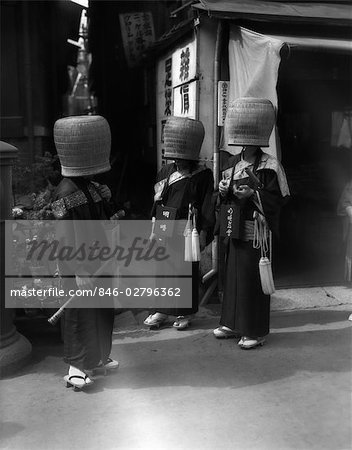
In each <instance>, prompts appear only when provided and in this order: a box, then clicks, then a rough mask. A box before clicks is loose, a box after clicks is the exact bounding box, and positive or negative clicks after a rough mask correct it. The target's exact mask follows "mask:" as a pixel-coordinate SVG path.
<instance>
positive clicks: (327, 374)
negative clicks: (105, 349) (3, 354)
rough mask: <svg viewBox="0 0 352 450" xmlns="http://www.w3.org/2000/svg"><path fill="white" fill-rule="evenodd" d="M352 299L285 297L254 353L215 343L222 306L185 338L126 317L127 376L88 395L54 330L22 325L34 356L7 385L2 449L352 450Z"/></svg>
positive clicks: (116, 350)
mask: <svg viewBox="0 0 352 450" xmlns="http://www.w3.org/2000/svg"><path fill="white" fill-rule="evenodd" d="M351 292H352V290H351V289H348V288H344V287H329V288H311V289H295V290H284V291H278V292H277V293H276V294H275V296H274V298H273V301H272V309H273V312H272V319H271V334H270V335H269V336H268V338H267V344H266V345H264V347H262V348H260V349H255V350H251V351H244V350H241V349H240V348H239V347H238V346H237V345H236V341H235V340H233V339H230V340H225V341H223V340H216V339H215V338H214V337H213V336H212V330H213V328H214V327H215V326H217V324H218V320H219V317H218V312H219V305H211V306H209V307H207V308H201V311H200V312H199V314H198V315H197V318H196V319H195V321H194V323H193V325H192V327H190V328H189V329H187V330H184V331H177V330H175V329H173V328H164V329H161V330H157V331H150V330H146V329H145V328H143V327H142V326H141V325H140V324H139V323H138V322H139V321H140V320H142V315H143V313H140V314H138V315H136V316H135V315H133V314H132V316H131V315H130V314H129V313H123V314H120V315H118V316H117V317H116V328H115V332H114V337H113V351H112V357H113V358H117V359H119V361H120V368H119V369H118V371H117V372H116V373H113V374H110V375H108V376H107V377H101V378H99V379H97V380H96V382H95V384H94V385H93V386H91V387H90V388H89V389H87V390H86V391H85V392H73V390H72V389H66V388H65V386H64V382H63V380H62V376H63V375H64V373H65V365H64V363H63V362H62V359H61V356H62V343H61V341H60V337H59V334H58V331H57V329H55V328H50V326H49V325H47V324H46V323H45V321H44V322H42V323H41V324H39V323H38V327H37V328H36V329H34V328H33V326H32V327H31V328H30V329H29V328H27V329H26V328H25V326H24V325H23V329H22V330H21V331H22V332H23V333H26V334H27V336H29V338H30V340H31V342H32V344H33V358H32V362H31V363H30V364H29V365H28V366H27V367H26V368H24V369H23V370H22V371H21V372H18V373H17V374H16V375H14V376H13V377H11V378H7V379H3V380H2V381H0V395H1V407H0V415H1V420H2V423H3V425H2V427H0V442H1V444H0V448H2V449H11V450H13V449H16V450H17V449H20V450H22V449H26V450H32V449H50V450H56V449H60V450H61V449H67V450H70V449H75V450H76V449H79V448H85V449H92V450H96V449H100V448H104V449H108V450H110V449H130V450H134V449H163V450H168V449H172V450H173V449H184V450H188V449H192V450H194V449H196V450H197V449H213V448H218V447H220V448H224V449H239V450H247V449H255V450H267V449H268V450H269V449H270V450H276V449H277V450H286V449H302V450H305V449H319V450H322V449H329V450H339V449H341V450H342V449H343V450H345V449H349V448H351V444H352V440H351V396H350V391H351V333H350V329H351V325H352V322H351V321H349V320H348V317H349V315H350V313H351V312H352V295H349V294H351ZM132 317H133V320H134V322H133V321H132ZM123 321H125V323H123ZM27 324H28V321H27Z"/></svg>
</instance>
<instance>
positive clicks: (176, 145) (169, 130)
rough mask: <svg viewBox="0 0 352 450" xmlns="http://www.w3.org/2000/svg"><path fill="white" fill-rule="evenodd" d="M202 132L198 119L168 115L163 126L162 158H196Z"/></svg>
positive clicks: (202, 136) (202, 137)
mask: <svg viewBox="0 0 352 450" xmlns="http://www.w3.org/2000/svg"><path fill="white" fill-rule="evenodd" d="M204 134H205V132H204V127H203V124H202V122H200V121H199V120H194V119H189V118H188V117H174V116H172V117H169V118H168V119H167V121H166V123H165V127H164V149H165V150H164V158H170V159H190V160H198V158H199V152H200V149H201V147H202V143H203V139H204Z"/></svg>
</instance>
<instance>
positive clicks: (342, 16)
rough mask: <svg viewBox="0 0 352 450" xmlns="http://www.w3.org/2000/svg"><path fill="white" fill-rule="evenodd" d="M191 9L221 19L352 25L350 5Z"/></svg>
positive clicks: (249, 2) (257, 1)
mask: <svg viewBox="0 0 352 450" xmlns="http://www.w3.org/2000/svg"><path fill="white" fill-rule="evenodd" d="M193 8H196V9H199V10H204V11H207V12H208V14H209V15H211V16H214V17H219V18H223V19H234V18H237V19H239V18H241V19H252V20H261V21H276V22H277V21H281V22H284V21H289V22H293V21H295V22H300V23H311V24H326V25H341V26H351V25H352V5H351V4H346V3H343V4H341V3H340V4H337V3H336V2H331V3H325V2H321V3H317V2H304V3H301V2H285V3H282V2H280V3H278V2H275V1H261V0H200V3H196V4H195V5H193Z"/></svg>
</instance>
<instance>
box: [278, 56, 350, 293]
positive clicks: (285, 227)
mask: <svg viewBox="0 0 352 450" xmlns="http://www.w3.org/2000/svg"><path fill="white" fill-rule="evenodd" d="M351 63H352V59H351V56H349V55H344V54H337V53H330V52H313V51H302V50H301V51H300V50H296V51H291V54H290V55H289V57H288V58H287V59H284V60H283V61H282V63H281V67H280V72H279V82H278V97H279V117H278V125H279V133H280V139H281V147H282V163H283V166H284V168H285V170H286V173H287V176H288V182H289V186H290V190H291V200H290V202H289V203H288V204H287V205H286V206H285V207H284V209H283V213H282V217H281V238H280V245H279V246H278V247H277V251H276V255H275V258H274V270H275V273H276V280H277V285H278V286H280V287H289V286H319V285H320V286H321V285H329V284H341V283H342V282H343V273H344V272H343V262H344V254H343V252H344V250H343V245H342V229H341V219H340V218H339V217H338V216H337V214H336V206H337V202H338V199H339V196H340V194H341V192H342V189H343V187H344V185H345V184H346V183H347V181H348V179H349V178H350V177H351V175H352V158H351V156H352V149H351V148H350V146H348V145H347V146H344V145H339V146H338V145H337V144H338V142H337V140H338V137H336V136H335V134H336V126H335V125H336V123H335V122H336V120H337V119H336V117H341V115H344V114H347V113H348V111H351V109H352V89H351V79H352V73H351V72H352V70H351V69H352V64H351ZM336 113H337V115H336ZM334 121H335V122H334ZM337 128H338V127H337ZM338 131H339V130H338V129H337V134H338ZM348 147H349V148H348Z"/></svg>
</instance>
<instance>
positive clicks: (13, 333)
mask: <svg viewBox="0 0 352 450" xmlns="http://www.w3.org/2000/svg"><path fill="white" fill-rule="evenodd" d="M17 153H18V150H17V148H16V147H13V146H12V145H10V144H7V143H6V142H2V141H0V377H3V376H6V375H9V374H11V373H12V372H14V371H15V370H17V369H19V368H20V367H22V365H24V364H25V362H26V361H28V359H29V356H30V354H31V351H32V346H31V344H30V343H29V341H28V340H27V339H26V338H25V337H24V336H22V335H21V334H20V333H18V331H17V330H16V327H15V326H14V324H13V319H14V310H13V309H9V308H5V295H6V294H5V220H6V219H10V218H11V207H12V165H13V162H14V160H15V159H16V158H17Z"/></svg>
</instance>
